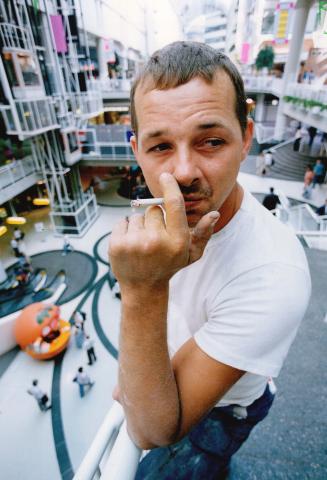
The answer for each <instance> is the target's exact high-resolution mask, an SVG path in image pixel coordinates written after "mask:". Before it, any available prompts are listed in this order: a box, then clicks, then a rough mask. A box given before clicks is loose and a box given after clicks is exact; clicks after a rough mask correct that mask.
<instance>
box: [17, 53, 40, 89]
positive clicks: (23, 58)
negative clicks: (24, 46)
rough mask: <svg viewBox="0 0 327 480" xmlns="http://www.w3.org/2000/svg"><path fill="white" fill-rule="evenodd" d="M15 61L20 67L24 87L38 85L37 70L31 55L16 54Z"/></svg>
mask: <svg viewBox="0 0 327 480" xmlns="http://www.w3.org/2000/svg"><path fill="white" fill-rule="evenodd" d="M17 60H18V63H19V65H20V68H21V71H22V75H23V79H24V83H25V85H26V86H36V85H40V79H39V76H38V70H37V65H36V62H35V60H34V59H33V58H32V57H31V55H26V54H23V53H17Z"/></svg>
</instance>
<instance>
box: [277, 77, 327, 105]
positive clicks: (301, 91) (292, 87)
mask: <svg viewBox="0 0 327 480" xmlns="http://www.w3.org/2000/svg"><path fill="white" fill-rule="evenodd" d="M285 94H286V95H290V96H294V97H297V98H302V99H306V100H315V101H317V102H321V103H323V104H326V105H327V87H326V86H321V85H315V84H311V85H308V84H305V83H296V82H292V83H290V84H289V85H287V88H286V93H285Z"/></svg>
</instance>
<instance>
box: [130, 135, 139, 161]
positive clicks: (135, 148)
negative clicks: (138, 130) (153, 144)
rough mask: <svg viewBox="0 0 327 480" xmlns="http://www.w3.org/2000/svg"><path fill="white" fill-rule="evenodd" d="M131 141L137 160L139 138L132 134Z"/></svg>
mask: <svg viewBox="0 0 327 480" xmlns="http://www.w3.org/2000/svg"><path fill="white" fill-rule="evenodd" d="M129 142H130V144H131V147H132V150H133V153H134V156H135V158H136V160H137V156H138V149H137V138H136V136H135V135H132V136H131V138H130V139H129Z"/></svg>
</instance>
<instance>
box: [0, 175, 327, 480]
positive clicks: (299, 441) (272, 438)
mask: <svg viewBox="0 0 327 480" xmlns="http://www.w3.org/2000/svg"><path fill="white" fill-rule="evenodd" d="M239 181H240V183H241V184H242V185H244V186H245V187H246V188H247V189H248V190H250V191H252V192H257V193H260V192H261V193H266V192H268V190H269V187H270V186H274V187H275V188H276V189H280V190H282V191H283V192H284V193H285V194H286V195H288V196H290V197H292V198H295V199H299V200H301V193H302V185H301V184H300V183H298V182H286V181H282V180H272V179H269V178H259V177H257V176H255V175H249V174H245V173H241V174H240V176H239ZM102 197H104V194H103V193H102ZM326 197H327V188H326V186H323V187H320V188H317V189H316V190H315V191H314V194H313V198H312V203H313V204H315V205H316V206H318V205H321V204H322V203H323V202H324V199H325V198H326ZM101 203H102V205H104V203H103V201H102V202H101ZM129 213H130V209H129V208H128V207H127V206H126V207H117V206H116V207H109V206H100V208H99V217H98V219H97V220H96V222H95V223H94V224H93V225H92V227H91V228H90V229H89V231H88V232H87V233H86V235H85V236H84V237H83V238H81V239H72V240H71V243H72V244H73V246H74V249H75V251H74V252H73V253H70V254H68V255H67V257H63V256H62V255H61V248H62V239H61V238H59V237H55V236H54V235H53V233H52V231H51V229H50V226H49V220H48V211H47V209H40V210H39V211H37V212H36V211H35V212H32V213H31V214H29V215H28V217H27V223H26V225H25V226H24V227H23V229H24V231H25V232H26V240H25V241H26V248H27V251H28V254H29V255H30V256H31V258H32V263H33V261H36V260H37V259H38V260H40V258H41V260H42V262H45V263H46V264H47V265H49V268H50V264H51V265H52V270H53V272H52V273H53V275H55V273H56V271H59V270H60V269H62V268H64V269H66V271H67V277H66V281H67V283H69V284H70V289H71V290H70V293H69V295H66V300H65V301H64V302H61V303H62V305H61V312H62V317H63V318H66V319H69V318H70V317H71V315H72V312H73V311H74V309H75V308H76V307H81V308H82V310H83V311H85V312H86V314H87V320H86V324H85V328H86V330H87V332H88V333H89V334H90V336H91V337H92V338H93V339H94V340H95V350H96V354H97V357H98V361H97V362H96V363H95V364H94V365H92V366H88V365H87V357H86V352H85V351H84V350H79V349H77V348H76V346H75V344H74V342H71V344H70V345H69V347H68V348H67V350H66V352H65V354H64V355H62V356H60V357H59V358H57V359H56V360H54V361H44V362H40V361H36V360H33V359H32V358H30V357H29V356H27V355H26V354H25V353H23V352H21V351H19V350H18V349H15V350H13V351H12V352H10V353H9V354H6V355H4V356H3V357H2V358H0V375H1V377H0V464H1V475H0V477H1V478H3V479H6V480H7V479H8V480H57V479H58V480H60V478H63V479H67V480H68V479H71V478H72V477H73V473H74V472H75V471H76V469H77V468H78V466H79V464H80V462H81V460H82V459H83V457H84V455H85V453H86V451H87V449H88V447H89V445H90V443H91V441H92V439H93V437H94V435H95V433H96V432H97V430H98V429H99V427H100V425H101V422H102V420H103V418H104V416H105V414H106V413H107V411H108V409H109V408H110V406H111V404H112V397H111V392H112V390H113V387H114V386H115V383H116V379H117V350H118V332H119V314H120V301H119V300H118V299H116V298H114V297H113V296H112V294H111V291H110V288H109V285H108V282H107V271H108V263H107V253H106V252H107V245H108V234H109V232H110V231H111V229H112V227H113V225H114V224H115V222H116V221H117V220H118V219H119V218H121V217H123V216H125V215H126V214H129ZM40 221H42V222H44V225H45V227H46V231H44V232H42V233H37V232H36V231H35V228H34V224H35V223H36V222H40ZM6 237H7V238H6ZM0 252H1V259H2V261H3V263H4V265H5V266H6V267H9V266H10V265H12V264H13V263H14V261H15V258H14V257H13V256H12V253H11V251H10V247H9V236H8V235H5V236H3V237H1V238H0ZM80 252H81V253H80ZM41 253H42V254H44V256H43V257H40V254H41ZM307 255H308V259H309V263H310V268H311V272H312V278H313V297H312V300H311V303H310V307H309V310H308V312H307V314H306V317H305V319H304V321H303V323H302V325H301V328H300V330H299V334H298V336H297V338H296V340H295V342H294V344H293V346H292V348H291V351H290V353H289V356H288V358H287V360H286V362H285V366H284V368H283V370H282V373H281V375H280V377H279V378H278V379H277V381H276V383H277V386H278V393H277V397H276V400H275V403H274V405H273V407H272V411H271V413H270V415H269V416H268V418H267V419H266V420H265V421H264V422H262V424H260V425H258V427H257V428H256V429H255V431H254V432H253V434H252V436H251V437H250V439H249V440H248V441H247V442H246V444H245V445H244V446H243V447H242V449H241V450H240V451H239V452H238V453H237V454H236V455H235V458H234V460H233V465H232V470H231V473H230V475H229V479H230V480H255V479H256V480H268V479H269V480H275V479H315V480H318V479H319V480H325V479H326V478H327V449H326V438H327V421H326V415H325V411H326V408H325V407H326V398H327V378H326V377H327V368H326V344H327V323H326V321H324V320H325V318H326V311H327V296H326V294H325V290H326V285H327V252H323V251H318V250H313V249H311V250H307ZM0 321H1V319H0ZM79 366H84V367H85V369H86V371H87V372H88V373H89V375H90V376H91V378H92V380H94V381H95V385H94V387H93V388H92V389H91V390H90V391H89V393H87V394H86V396H85V397H84V398H80V397H79V393H78V388H77V385H76V384H75V383H74V382H73V381H72V380H73V378H74V375H75V373H76V371H77V368H78V367H79ZM34 378H37V379H39V382H40V386H41V388H42V389H44V390H45V391H47V392H48V393H49V394H50V396H51V398H52V404H53V407H52V410H49V411H48V412H45V413H43V412H40V410H39V409H38V406H37V404H36V402H35V400H34V398H32V397H31V396H30V395H28V394H27V393H26V390H27V389H28V388H29V387H30V385H31V381H32V380H33V379H34ZM119 480H120V479H119ZM122 480H123V479H122Z"/></svg>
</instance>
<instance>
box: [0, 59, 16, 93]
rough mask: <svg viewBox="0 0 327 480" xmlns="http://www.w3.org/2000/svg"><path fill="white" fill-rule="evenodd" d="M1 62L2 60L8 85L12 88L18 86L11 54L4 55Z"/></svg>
mask: <svg viewBox="0 0 327 480" xmlns="http://www.w3.org/2000/svg"><path fill="white" fill-rule="evenodd" d="M3 60H4V65H5V69H6V74H7V77H8V81H9V83H10V85H12V86H13V87H18V85H19V83H18V78H17V75H16V72H15V67H14V64H13V61H12V55H11V53H4V54H3Z"/></svg>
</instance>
